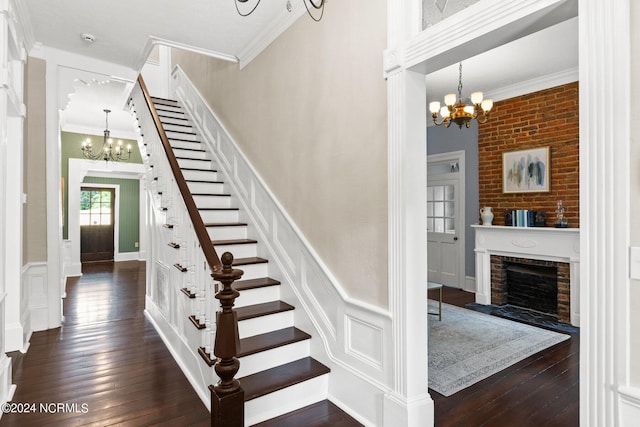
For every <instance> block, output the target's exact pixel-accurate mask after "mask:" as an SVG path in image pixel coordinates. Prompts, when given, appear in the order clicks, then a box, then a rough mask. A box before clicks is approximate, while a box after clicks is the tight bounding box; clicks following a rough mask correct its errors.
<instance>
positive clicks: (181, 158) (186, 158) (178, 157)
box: [176, 156, 211, 162]
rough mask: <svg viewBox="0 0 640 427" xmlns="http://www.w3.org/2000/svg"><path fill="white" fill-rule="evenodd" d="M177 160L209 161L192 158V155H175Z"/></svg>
mask: <svg viewBox="0 0 640 427" xmlns="http://www.w3.org/2000/svg"><path fill="white" fill-rule="evenodd" d="M176 159H179V160H197V161H199V162H210V161H211V159H194V158H193V157H184V156H176Z"/></svg>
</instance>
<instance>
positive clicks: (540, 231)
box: [471, 225, 580, 326]
mask: <svg viewBox="0 0 640 427" xmlns="http://www.w3.org/2000/svg"><path fill="white" fill-rule="evenodd" d="M471 227H473V228H474V229H475V232H476V248H475V252H476V302H477V303H478V304H491V255H500V256H509V257H515V258H529V259H538V260H544V261H556V262H566V263H569V265H570V289H571V290H570V292H571V294H570V306H571V324H572V325H574V326H580V229H579V228H552V227H504V226H498V225H489V226H487V225H472V226H471Z"/></svg>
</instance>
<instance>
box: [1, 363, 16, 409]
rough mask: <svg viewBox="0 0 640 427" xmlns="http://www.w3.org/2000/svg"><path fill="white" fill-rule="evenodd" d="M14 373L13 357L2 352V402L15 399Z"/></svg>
mask: <svg viewBox="0 0 640 427" xmlns="http://www.w3.org/2000/svg"><path fill="white" fill-rule="evenodd" d="M12 375H13V374H12V369H11V359H10V358H9V357H7V355H6V354H4V353H2V354H0V403H5V402H8V401H10V400H11V399H13V394H14V393H15V390H16V386H15V385H13V384H11V378H12ZM0 416H2V413H1V412H0Z"/></svg>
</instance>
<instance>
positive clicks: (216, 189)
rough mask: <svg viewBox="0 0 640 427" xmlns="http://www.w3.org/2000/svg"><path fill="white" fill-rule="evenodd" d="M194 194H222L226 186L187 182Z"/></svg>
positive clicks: (213, 183)
mask: <svg viewBox="0 0 640 427" xmlns="http://www.w3.org/2000/svg"><path fill="white" fill-rule="evenodd" d="M187 185H188V186H189V191H191V192H192V193H203V194H221V193H223V192H224V184H221V183H215V182H187Z"/></svg>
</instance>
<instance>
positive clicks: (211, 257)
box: [138, 75, 222, 272]
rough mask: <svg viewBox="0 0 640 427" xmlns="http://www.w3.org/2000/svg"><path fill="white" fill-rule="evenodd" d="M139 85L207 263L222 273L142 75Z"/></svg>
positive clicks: (216, 255) (211, 243)
mask: <svg viewBox="0 0 640 427" xmlns="http://www.w3.org/2000/svg"><path fill="white" fill-rule="evenodd" d="M138 84H139V85H140V89H142V94H143V96H144V99H145V101H146V103H147V107H148V108H149V112H150V113H151V117H152V118H153V122H154V123H155V125H156V129H157V130H158V135H160V140H161V141H162V146H163V148H164V152H165V154H166V155H167V160H168V161H169V166H170V167H171V171H172V172H173V176H174V177H175V180H176V184H177V185H178V189H179V190H180V194H182V199H183V200H184V204H185V206H186V207H187V212H189V217H190V218H191V223H192V224H193V229H194V231H195V233H196V236H197V237H198V241H199V242H200V246H201V247H202V252H203V253H204V257H205V259H206V260H207V263H208V264H209V267H210V268H211V271H212V272H216V271H221V270H222V262H220V257H218V254H217V253H216V249H215V248H214V247H213V242H212V241H211V238H210V237H209V233H208V232H207V228H206V227H205V225H204V221H202V217H201V216H200V212H199V211H198V208H197V206H196V202H195V201H194V200H193V196H192V195H191V191H190V190H189V187H188V185H187V182H186V181H185V179H184V175H183V174H182V170H181V169H180V166H179V165H178V160H177V159H176V156H175V155H174V154H173V149H172V148H171V145H170V144H169V138H167V134H166V133H165V131H164V127H163V126H162V122H161V121H160V117H159V116H158V113H157V111H156V107H155V105H154V103H153V101H152V100H151V96H150V95H149V92H148V91H147V86H146V85H145V83H144V80H143V79H142V76H141V75H140V76H138Z"/></svg>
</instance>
